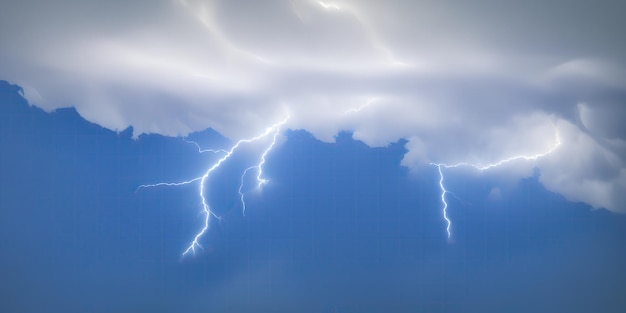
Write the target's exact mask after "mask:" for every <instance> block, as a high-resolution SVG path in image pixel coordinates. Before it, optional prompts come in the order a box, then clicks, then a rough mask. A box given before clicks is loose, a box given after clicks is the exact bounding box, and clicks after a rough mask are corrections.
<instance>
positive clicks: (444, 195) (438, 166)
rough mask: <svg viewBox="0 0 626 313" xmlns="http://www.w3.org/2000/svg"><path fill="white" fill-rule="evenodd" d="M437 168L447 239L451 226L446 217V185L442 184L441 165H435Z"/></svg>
mask: <svg viewBox="0 0 626 313" xmlns="http://www.w3.org/2000/svg"><path fill="white" fill-rule="evenodd" d="M437 169H438V170H439V188H441V202H442V203H443V209H442V211H443V219H444V220H446V223H447V225H446V232H447V233H448V239H450V237H451V236H452V232H450V227H452V221H450V218H448V202H446V193H448V190H446V187H444V185H443V172H442V171H441V165H437Z"/></svg>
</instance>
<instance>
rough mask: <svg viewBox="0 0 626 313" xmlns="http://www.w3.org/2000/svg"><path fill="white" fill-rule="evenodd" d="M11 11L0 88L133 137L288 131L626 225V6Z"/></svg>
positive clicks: (68, 3) (43, 6)
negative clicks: (536, 175) (602, 213)
mask: <svg viewBox="0 0 626 313" xmlns="http://www.w3.org/2000/svg"><path fill="white" fill-rule="evenodd" d="M1 6H2V9H1V10H0V40H1V41H2V43H3V44H2V45H1V47H0V79H5V80H7V81H9V82H11V83H15V84H18V85H20V86H21V87H22V88H23V92H24V97H25V98H26V99H27V100H28V101H29V102H30V103H31V104H33V105H36V106H39V107H41V108H44V109H46V110H54V109H56V108H60V107H70V106H71V107H75V108H76V109H77V111H78V112H79V113H80V114H81V115H82V116H83V117H85V118H86V119H88V120H89V121H92V122H94V123H97V124H99V125H102V126H104V127H107V128H109V129H113V130H123V129H125V128H127V127H128V126H132V127H133V129H134V132H135V136H139V135H140V134H142V133H159V134H163V135H168V136H180V135H186V134H188V133H190V132H193V131H197V130H203V129H205V128H208V127H211V128H213V129H215V130H216V131H218V132H220V133H221V134H223V135H225V136H227V137H229V138H231V139H239V138H244V137H249V136H252V135H253V134H255V133H258V132H259V131H262V130H263V129H264V128H265V127H267V126H268V125H271V124H273V123H275V122H277V121H279V120H282V119H284V118H285V117H286V116H290V119H289V121H288V126H289V128H292V129H305V130H307V131H309V132H311V133H312V134H313V135H315V136H316V137H317V138H319V139H320V140H324V141H332V140H334V136H335V135H336V134H337V133H338V132H339V131H342V130H348V131H352V132H353V133H354V137H355V138H356V139H359V140H362V141H363V142H365V143H367V144H368V145H370V146H385V145H387V144H388V143H390V142H395V141H397V140H398V139H401V138H405V139H407V140H408V143H407V148H408V150H409V151H408V152H407V154H406V155H405V158H404V160H403V164H404V165H406V166H408V167H410V168H413V169H418V168H419V167H420V166H422V165H427V164H429V163H430V162H446V163H457V162H471V163H476V164H478V163H480V164H487V163H490V162H495V161H498V160H500V159H505V158H510V157H512V156H515V155H520V154H528V155H535V154H538V153H542V152H545V151H547V150H548V149H550V148H551V147H553V146H554V145H555V144H556V143H557V142H560V143H561V144H560V145H559V147H558V149H557V150H555V151H554V153H552V154H550V155H547V156H546V157H543V158H541V159H539V160H537V161H536V162H529V161H520V162H511V163H509V164H507V165H506V166H504V167H503V168H502V169H498V171H502V173H504V172H510V173H513V174H510V175H514V176H516V177H518V178H521V177H524V176H529V175H532V169H533V167H535V166H536V167H537V168H539V170H540V181H541V182H542V183H543V184H544V185H545V186H546V188H548V189H549V190H551V191H555V192H558V193H560V194H562V195H563V196H565V197H566V198H567V199H569V200H571V201H582V202H585V203H588V204H590V205H591V206H593V207H594V208H606V209H609V210H612V211H619V212H626V206H625V205H624V203H626V201H624V200H626V199H624V194H626V166H625V161H626V160H625V156H626V141H625V140H626V127H625V126H624V123H623V121H624V120H625V118H626V103H625V102H626V68H625V66H626V59H625V58H626V42H625V41H624V40H621V36H620V34H619V32H620V30H623V29H626V21H625V20H624V19H623V17H622V16H621V12H623V10H624V4H623V3H620V1H609V0H602V1H596V2H593V3H591V2H588V1H563V0H549V1H535V0H532V1H525V2H523V3H522V2H520V3H502V2H501V1H491V0H485V1H472V2H471V3H470V2H462V1H451V2H441V1H409V0H391V1H349V0H344V1H328V2H325V1H309V0H265V1H246V0H236V1H235V0H230V1H218V0H214V1H199V0H198V1H194V0H189V1H185V0H180V1H142V0H134V1H108V2H102V1H75V0H62V1H54V3H52V2H50V1H37V0H24V1H19V2H12V3H4V4H2V5H1Z"/></svg>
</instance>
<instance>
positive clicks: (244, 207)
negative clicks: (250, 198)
mask: <svg viewBox="0 0 626 313" xmlns="http://www.w3.org/2000/svg"><path fill="white" fill-rule="evenodd" d="M258 167H259V166H258V165H255V166H250V167H248V168H247V169H246V170H245V171H243V174H241V183H240V184H239V200H241V214H243V216H246V200H245V199H244V196H245V193H244V192H243V180H244V178H245V177H246V174H248V171H249V170H251V169H254V168H258Z"/></svg>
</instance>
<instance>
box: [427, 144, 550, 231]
mask: <svg viewBox="0 0 626 313" xmlns="http://www.w3.org/2000/svg"><path fill="white" fill-rule="evenodd" d="M560 145H561V139H560V137H559V134H558V133H557V134H556V143H555V144H554V146H552V148H550V149H549V150H548V151H546V152H543V153H538V154H535V155H517V156H513V157H510V158H508V159H503V160H500V161H498V162H495V163H490V164H487V165H481V164H471V163H467V162H461V163H456V164H451V165H450V164H444V163H430V165H434V166H436V167H437V170H438V171H439V188H440V189H441V203H442V205H443V208H442V214H443V219H444V220H445V221H446V232H447V233H448V240H450V239H451V237H452V231H451V227H452V221H451V220H450V218H449V216H448V202H446V194H448V193H450V194H452V193H451V192H450V191H448V190H447V189H446V187H445V185H444V175H443V171H442V169H441V168H442V167H445V168H456V167H463V166H467V167H473V168H475V169H477V170H479V171H485V170H488V169H491V168H494V167H498V166H501V165H504V164H506V163H510V162H513V161H517V160H526V161H536V160H537V159H539V158H542V157H544V156H546V155H548V154H551V153H552V152H554V151H555V150H556V149H557V148H558V147H559V146H560Z"/></svg>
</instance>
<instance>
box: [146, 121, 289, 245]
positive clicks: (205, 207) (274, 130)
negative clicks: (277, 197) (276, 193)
mask: <svg viewBox="0 0 626 313" xmlns="http://www.w3.org/2000/svg"><path fill="white" fill-rule="evenodd" d="M288 119H289V116H287V118H285V119H284V120H282V121H280V122H278V123H276V124H274V125H272V126H270V127H268V128H266V129H265V131H264V132H263V133H261V134H260V135H258V136H256V137H253V138H250V139H242V140H239V141H237V142H236V143H235V144H234V145H233V146H232V147H231V148H230V149H229V150H203V149H202V148H200V146H199V145H198V144H197V143H195V142H193V141H188V140H185V139H183V140H184V141H185V142H189V143H192V144H195V145H196V146H197V147H198V152H199V153H203V152H214V153H220V152H221V153H224V156H222V158H220V159H219V160H217V162H215V163H214V164H213V165H212V166H210V167H209V168H208V169H207V170H206V171H205V172H204V174H203V175H202V176H199V177H196V178H193V179H190V180H187V181H182V182H174V183H170V182H160V183H156V184H148V185H141V186H139V187H138V188H137V190H140V189H142V188H150V187H160V186H167V187H171V186H182V185H188V184H191V183H195V182H197V181H199V182H200V188H199V191H198V195H199V197H200V199H201V200H202V213H203V214H204V223H203V226H202V228H201V229H200V231H198V232H197V233H196V235H195V236H194V238H193V240H192V241H191V243H190V244H189V246H188V247H187V249H185V251H184V252H183V256H185V255H187V254H189V253H194V254H195V253H196V249H198V248H200V249H202V245H200V239H201V238H202V236H203V235H204V234H205V233H206V232H207V230H208V229H209V225H210V223H209V222H210V220H211V217H214V218H216V219H218V220H220V219H221V217H220V216H219V215H217V214H215V212H213V211H212V210H211V207H210V206H209V203H208V201H207V195H206V193H205V190H206V188H205V185H206V182H207V180H208V179H209V177H210V176H211V173H213V171H215V170H216V169H217V168H219V167H220V166H221V165H222V163H224V162H225V161H226V160H228V159H229V158H230V157H231V156H232V155H233V154H234V153H235V152H236V150H237V149H238V148H239V147H240V146H241V145H243V144H246V143H251V142H254V141H258V140H261V139H263V138H265V137H267V136H269V135H270V134H273V135H272V142H271V143H270V144H269V145H268V147H267V148H266V149H265V150H264V151H263V154H261V160H260V161H259V163H258V164H257V165H255V166H251V167H248V168H246V169H245V170H244V171H243V173H242V175H241V184H240V186H239V190H238V192H239V195H240V199H241V203H242V208H243V212H244V214H245V209H246V203H245V200H244V193H243V185H244V178H245V176H246V174H248V172H249V171H250V170H252V169H257V177H256V179H257V182H258V185H257V187H261V186H262V185H263V184H265V183H267V182H268V180H267V179H264V178H262V175H263V165H264V164H265V162H266V157H267V154H268V153H269V152H270V151H271V150H272V148H274V146H275V145H276V139H277V138H278V135H279V134H280V129H281V127H282V126H283V125H284V124H285V123H287V120H288Z"/></svg>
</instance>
